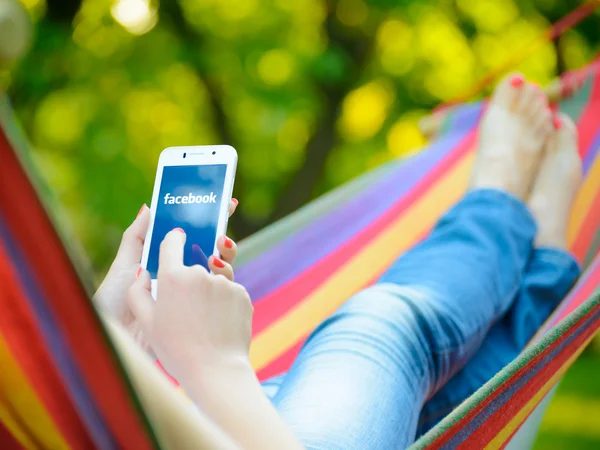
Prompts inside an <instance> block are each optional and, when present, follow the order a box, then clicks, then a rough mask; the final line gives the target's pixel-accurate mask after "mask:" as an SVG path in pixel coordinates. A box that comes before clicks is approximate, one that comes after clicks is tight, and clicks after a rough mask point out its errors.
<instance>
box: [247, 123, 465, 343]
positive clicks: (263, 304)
mask: <svg viewBox="0 0 600 450" xmlns="http://www.w3.org/2000/svg"><path fill="white" fill-rule="evenodd" d="M474 141H475V133H474V132H470V133H469V135H468V136H467V137H465V138H464V139H463V140H462V141H461V143H460V144H459V145H458V146H457V148H456V149H455V150H453V151H451V152H449V154H448V155H447V156H446V157H445V159H444V160H443V161H442V162H440V164H438V165H437V166H436V167H435V168H434V169H433V170H432V171H431V172H429V173H428V174H427V175H426V176H425V177H424V178H423V180H422V181H421V182H420V183H419V184H418V185H417V186H415V187H414V188H413V189H412V190H411V191H410V192H409V193H408V194H407V195H405V196H403V197H402V198H401V199H399V200H398V202H396V203H395V204H394V205H393V206H392V207H391V208H390V209H388V210H387V211H386V212H385V213H384V214H382V215H381V216H380V217H379V218H378V219H377V220H375V221H373V223H372V224H371V225H369V226H368V227H366V228H365V229H364V230H363V231H361V232H360V233H357V235H356V236H354V237H353V238H352V239H350V240H349V241H348V242H346V243H345V244H344V245H342V246H341V247H339V248H338V249H336V250H335V251H334V252H332V253H331V254H329V255H328V256H327V257H325V258H323V259H321V260H320V261H319V262H317V263H315V264H314V265H313V266H311V267H310V268H308V269H307V270H305V271H304V272H303V273H301V274H300V275H298V276H297V277H295V278H294V279H293V280H291V281H289V282H288V283H286V284H285V285H283V286H281V287H280V288H278V289H276V290H274V291H273V292H271V293H269V294H268V295H266V296H265V297H263V298H262V299H261V300H260V301H259V302H258V303H257V304H256V305H255V312H254V317H255V319H254V324H253V328H254V335H255V336H256V335H257V334H258V333H260V332H261V331H263V330H264V329H265V328H266V327H268V326H269V325H270V324H271V323H273V322H275V321H276V320H278V319H279V318H280V317H281V316H283V315H284V314H285V313H286V312H288V311H289V310H291V309H292V308H293V307H294V306H295V305H296V304H297V303H299V302H301V301H302V300H304V299H305V298H306V297H307V296H308V295H309V294H310V293H311V292H312V291H314V289H315V288H316V287H317V286H319V285H320V284H321V283H323V282H324V281H325V280H327V279H328V278H329V277H330V276H331V275H332V274H333V273H335V272H336V271H337V270H338V269H339V268H340V267H341V266H342V265H343V264H345V263H346V262H347V261H348V260H350V259H351V258H352V257H353V256H355V255H356V254H357V253H358V252H359V251H360V250H361V249H362V248H365V247H367V246H368V245H369V243H370V242H371V241H372V240H373V239H375V238H376V237H377V236H378V234H379V233H380V231H381V230H382V229H383V228H385V227H386V226H387V225H388V224H390V223H391V222H392V221H393V220H395V219H397V218H398V217H399V216H400V215H401V214H402V213H403V212H404V211H405V210H406V209H407V208H408V207H409V206H410V205H411V204H412V203H413V202H414V201H415V200H417V199H418V198H419V197H420V196H421V195H423V193H424V192H426V191H427V190H428V189H429V188H430V187H431V186H432V185H433V183H435V181H437V180H438V179H439V178H440V177H442V176H443V175H444V174H445V173H447V171H448V170H449V169H450V168H451V167H452V166H453V165H454V164H456V162H457V161H458V160H459V159H460V158H461V157H462V156H463V155H464V154H465V153H466V152H467V151H468V150H469V149H470V148H471V146H472V144H473V143H474Z"/></svg>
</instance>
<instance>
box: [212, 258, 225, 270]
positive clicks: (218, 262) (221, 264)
mask: <svg viewBox="0 0 600 450" xmlns="http://www.w3.org/2000/svg"><path fill="white" fill-rule="evenodd" d="M213 264H214V265H215V267H218V268H219V269H223V268H224V267H225V263H224V262H223V261H221V260H220V259H219V258H217V257H216V256H213Z"/></svg>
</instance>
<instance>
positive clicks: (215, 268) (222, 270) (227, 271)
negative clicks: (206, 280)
mask: <svg viewBox="0 0 600 450" xmlns="http://www.w3.org/2000/svg"><path fill="white" fill-rule="evenodd" d="M208 267H210V270H211V271H212V273H214V274H215V275H223V276H224V277H225V278H227V279H228V280H229V281H233V268H232V267H231V265H230V264H227V263H226V262H225V261H223V260H222V259H220V258H218V257H216V256H214V255H212V256H211V257H210V258H208Z"/></svg>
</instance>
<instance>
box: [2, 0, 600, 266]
mask: <svg viewBox="0 0 600 450" xmlns="http://www.w3.org/2000/svg"><path fill="white" fill-rule="evenodd" d="M22 1H23V4H24V5H25V6H26V7H27V9H28V11H29V13H30V14H31V17H32V19H33V21H34V22H35V28H36V36H35V40H34V43H33V46H32V49H31V51H30V52H29V54H28V56H27V57H26V58H25V59H24V60H22V61H21V62H20V63H19V64H17V65H15V66H13V67H12V68H10V69H9V70H4V71H3V72H1V73H0V83H2V84H3V85H4V87H5V88H6V89H8V92H9V95H10V97H11V99H12V101H13V103H14V106H15V108H16V110H17V113H18V115H19V117H20V119H21V121H22V122H23V125H24V127H25V130H26V132H27V133H28V135H29V136H30V137H31V139H32V141H33V144H34V147H35V149H36V150H35V158H36V161H37V162H38V165H39V167H40V170H41V171H42V173H43V174H44V176H45V177H46V178H47V180H48V181H49V182H50V184H51V185H52V186H53V188H54V190H55V192H56V193H57V195H58V197H59V199H60V202H61V204H62V205H63V206H64V207H65V209H66V211H67V213H68V217H69V218H70V221H71V223H72V224H73V227H74V228H75V231H76V232H77V234H78V235H79V236H81V238H82V240H83V242H84V245H85V247H86V249H87V250H88V252H89V254H90V255H91V258H92V261H93V263H94V265H95V267H96V268H97V270H98V271H99V272H100V273H101V272H103V271H104V270H105V268H106V266H107V265H108V264H109V262H110V260H111V258H112V255H113V253H114V250H115V248H116V246H117V244H118V242H119V238H120V234H121V230H123V229H124V228H125V227H126V226H127V224H128V223H129V222H130V220H131V219H132V216H133V215H134V214H135V212H136V211H137V209H138V208H139V204H140V203H142V202H144V201H147V200H148V199H149V198H150V194H151V189H152V183H153V176H154V170H155V165H156V160H157V156H158V154H159V152H160V151H161V150H162V148H164V147H167V146H170V145H192V144H214V143H228V144H231V145H233V146H234V147H236V148H237V150H238V152H239V155H240V160H239V168H238V176H237V180H236V195H237V196H238V197H239V198H240V200H241V204H240V209H239V212H238V213H237V214H236V215H235V216H234V218H233V219H232V221H231V232H232V234H233V235H234V236H235V237H236V238H242V237H244V236H246V235H248V234H250V233H252V232H254V231H256V230H257V229H259V228H261V227H263V226H264V225H266V224H268V223H270V222H271V221H273V220H275V219H277V218H279V217H282V216H284V215H286V214H288V213H289V212H291V211H293V210H295V209H297V208H298V207H300V206H301V205H303V204H304V203H306V202H307V201H308V200H310V199H311V198H313V197H315V196H317V195H319V194H321V193H322V192H324V191H326V190H329V189H331V188H333V187H335V186H337V185H339V184H340V183H342V182H344V181H346V180H348V179H350V178H352V177H354V176H356V175H358V174H360V173H362V172H364V171H365V170H368V169H369V168H371V167H373V166H375V165H378V164H381V163H382V162H385V161H386V160H389V159H391V158H396V157H401V156H402V155H403V154H405V153H407V152H409V151H412V150H414V149H415V148H418V147H419V146H421V145H423V143H424V139H423V137H422V136H421V134H420V133H419V131H418V129H417V126H416V123H417V120H418V119H419V117H421V116H422V115H423V114H426V112H427V111H428V110H430V109H431V108H432V107H433V106H435V105H436V104H438V103H440V102H443V101H445V100H449V99H451V98H454V97H455V96H457V95H460V94H461V93H463V92H465V91H467V90H468V89H469V88H470V87H471V86H472V85H473V84H474V83H475V82H476V81H477V80H479V79H480V78H481V77H483V76H484V75H485V74H486V73H487V72H488V71H490V70H491V69H493V68H495V67H497V66H499V65H501V64H502V63H504V62H505V61H507V60H509V59H510V58H511V56H512V55H513V54H514V53H516V52H518V51H519V49H520V48H523V47H525V46H527V45H528V44H529V43H530V42H531V41H533V40H535V39H536V38H537V37H538V36H539V35H540V33H542V32H543V30H544V29H546V28H547V27H548V26H549V25H550V24H551V23H553V22H555V21H557V20H558V19H560V18H561V17H563V16H564V15H565V14H567V13H568V12H569V11H570V10H572V9H573V8H575V7H576V6H577V5H578V4H579V2H575V3H574V2H558V1H555V0H425V1H417V0H403V1H397V0H394V1H392V0H295V1H293V2H291V1H289V0H230V1H228V2H220V1H217V0H189V1H177V0H163V1H161V2H159V1H158V0H65V1H63V0H22ZM598 29H600V15H599V14H597V13H596V14H595V15H594V16H593V17H591V18H589V19H587V20H586V21H584V22H583V23H582V24H581V25H580V26H578V27H577V29H576V30H572V31H569V32H567V33H566V34H565V35H564V36H563V37H561V38H560V39H559V40H558V41H557V42H556V43H554V44H553V43H547V44H545V45H542V46H541V47H540V48H539V49H538V51H536V53H535V54H533V55H531V57H529V58H528V59H527V60H526V61H525V62H523V64H521V65H520V66H519V67H518V68H517V69H518V70H522V71H523V72H524V73H525V74H526V75H527V76H528V77H529V78H531V79H533V80H535V81H537V82H540V83H545V82H547V81H549V80H550V79H551V78H553V77H554V76H556V74H557V73H559V72H560V71H562V70H565V69H569V68H574V67H578V66H581V65H583V64H585V63H586V62H587V61H590V60H591V59H592V58H593V57H594V55H595V54H596V53H597V52H598V50H599V49H600V36H599V35H598V33H597V30H598ZM482 94H485V93H482Z"/></svg>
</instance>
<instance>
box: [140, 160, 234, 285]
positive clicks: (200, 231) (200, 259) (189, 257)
mask: <svg viewBox="0 0 600 450" xmlns="http://www.w3.org/2000/svg"><path fill="white" fill-rule="evenodd" d="M226 172H227V165H226V164H214V165H202V166H166V167H164V168H163V173H162V180H161V183H160V192H159V195H158V204H157V207H156V215H155V218H154V229H153V230H152V238H151V242H150V252H149V254H148V264H147V266H146V269H147V270H148V272H150V276H151V277H152V279H156V274H157V272H158V252H159V249H160V244H161V242H162V241H163V239H164V237H165V235H166V234H167V233H168V232H169V231H171V230H172V229H173V228H177V227H179V228H182V229H183V230H184V231H185V233H186V236H187V239H186V242H185V248H184V256H183V263H184V264H185V265H186V266H191V265H194V264H200V265H202V266H204V267H205V268H206V269H207V270H208V261H207V257H208V256H210V255H212V253H213V250H214V246H215V239H216V238H217V224H218V222H219V210H220V206H221V202H222V196H223V188H224V186H225V174H226Z"/></svg>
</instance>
